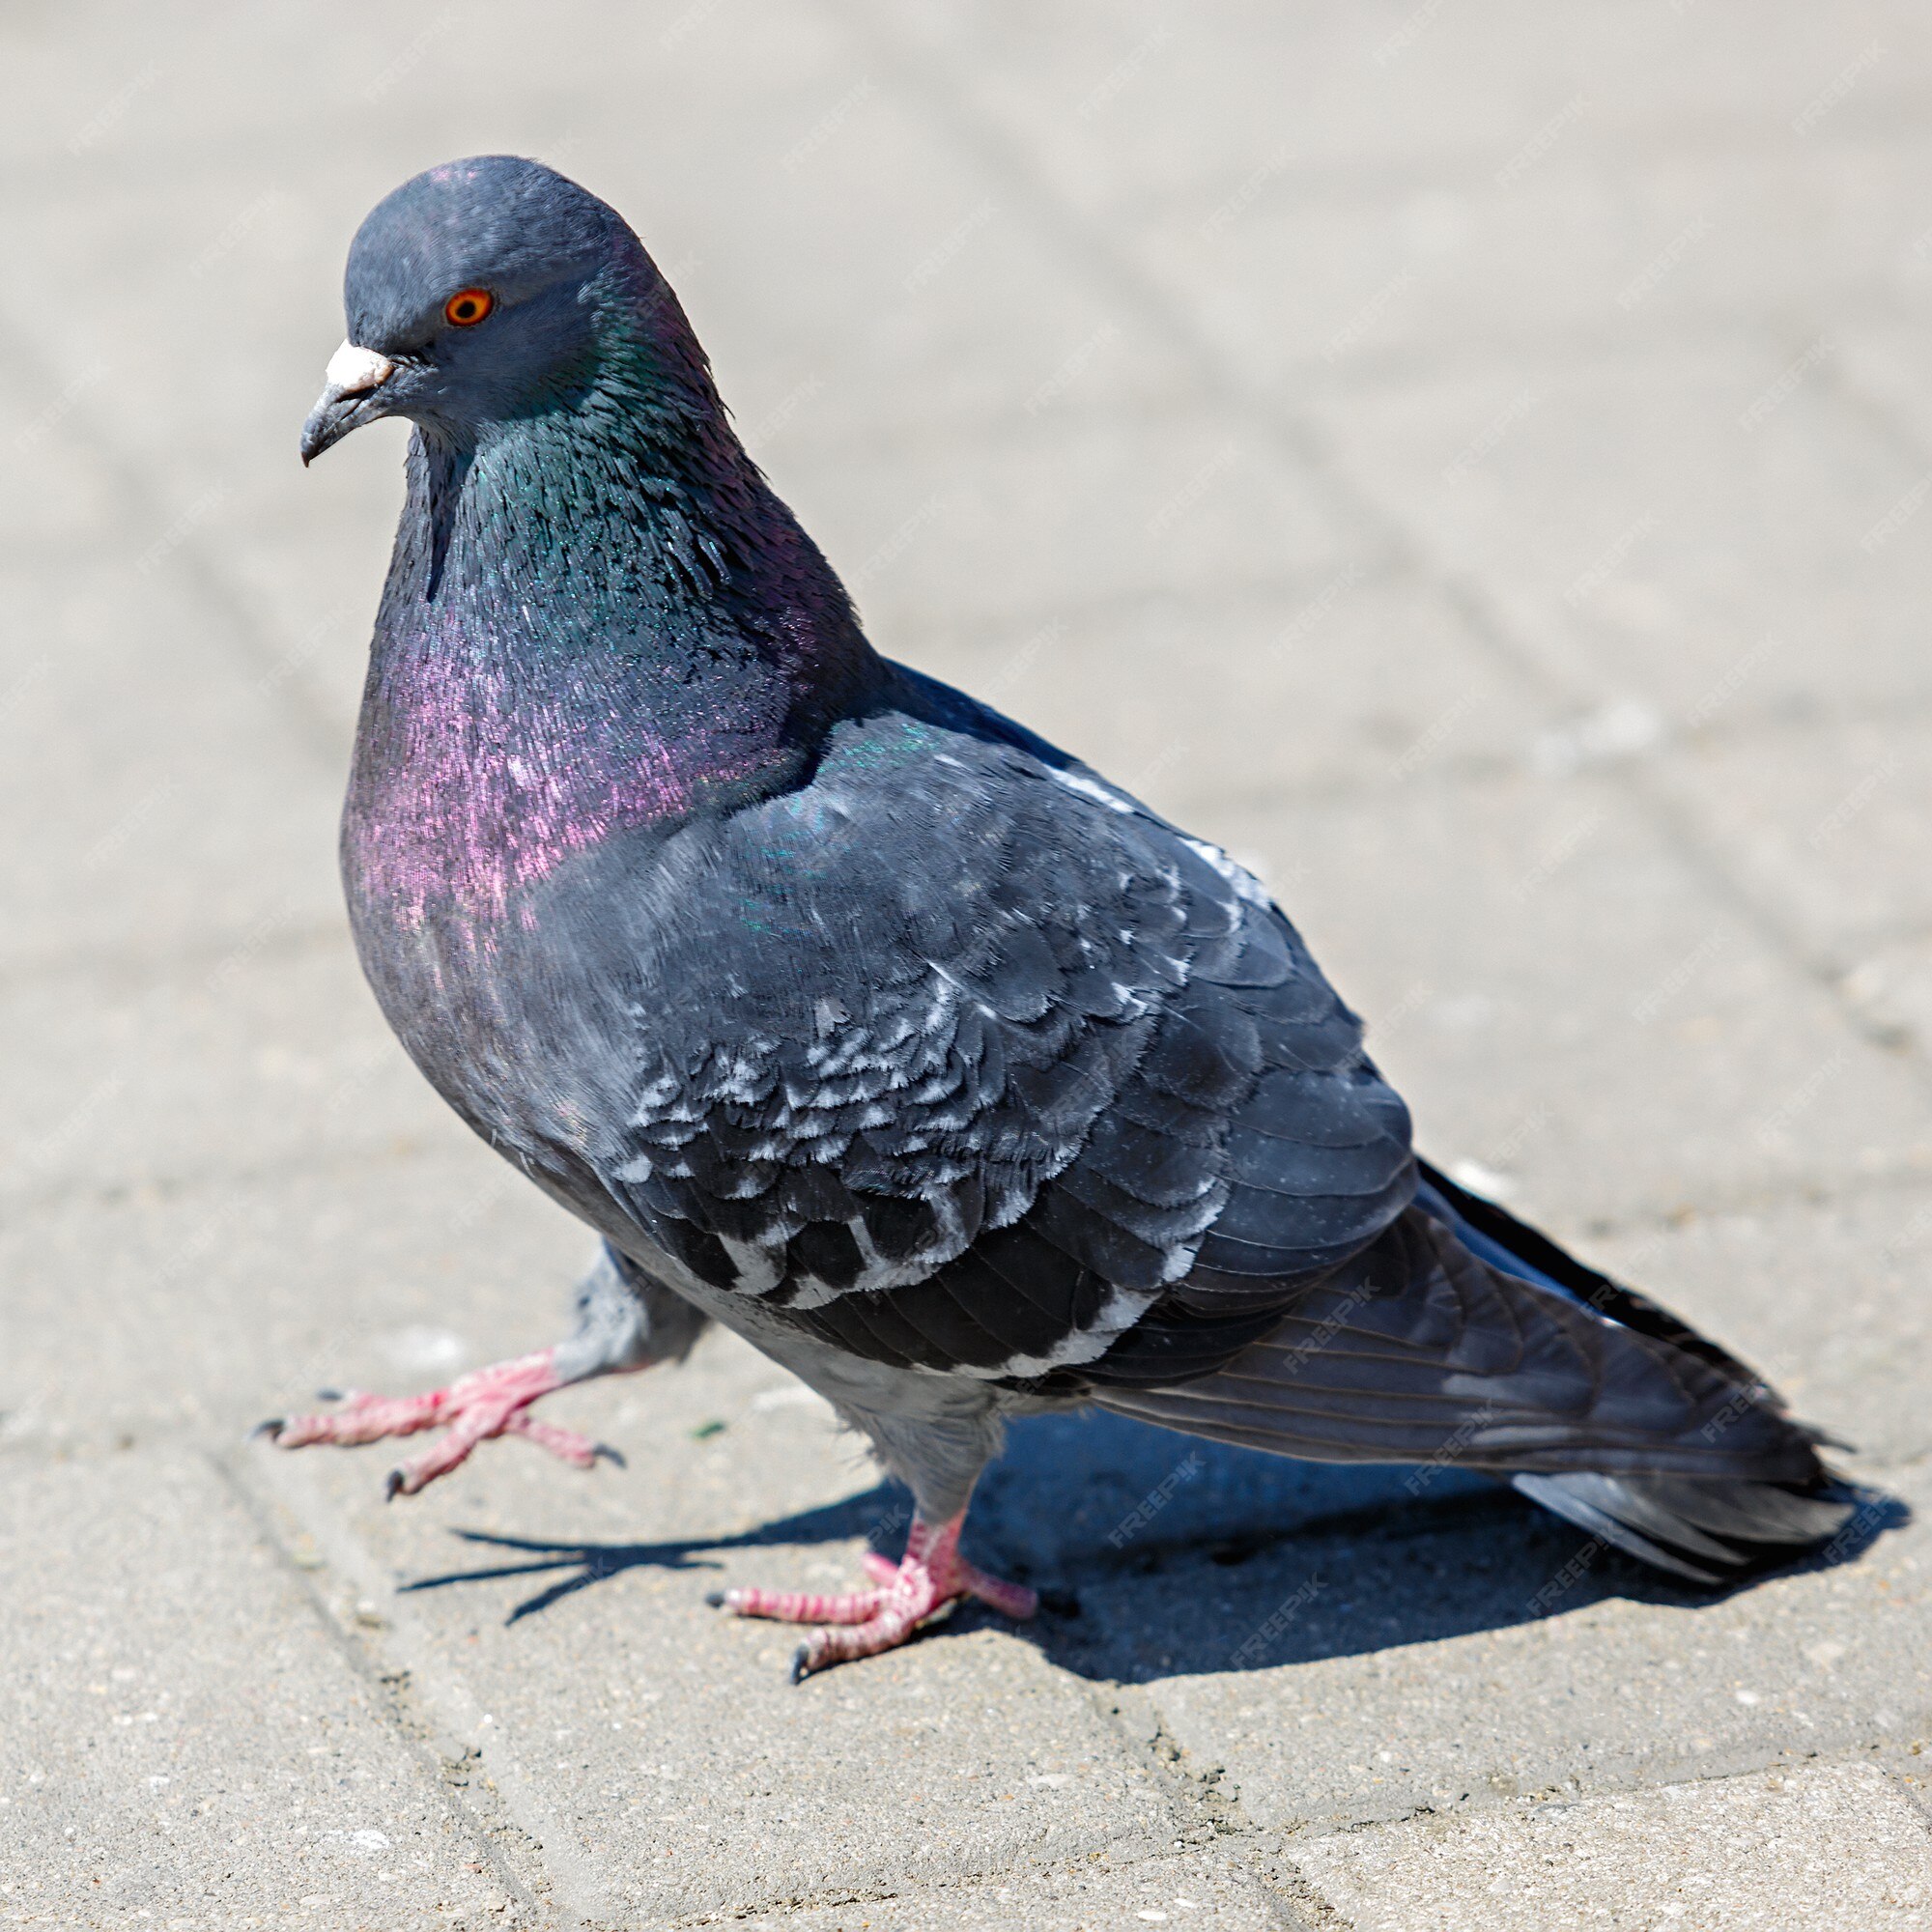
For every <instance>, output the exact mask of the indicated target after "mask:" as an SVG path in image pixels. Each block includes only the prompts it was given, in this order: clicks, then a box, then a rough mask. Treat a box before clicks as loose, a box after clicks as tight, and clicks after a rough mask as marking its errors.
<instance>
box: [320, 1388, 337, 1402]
mask: <svg viewBox="0 0 1932 1932" xmlns="http://www.w3.org/2000/svg"><path fill="white" fill-rule="evenodd" d="M315 1399H316V1401H317V1402H340V1401H341V1400H342V1391H341V1390H340V1389H317V1390H316V1392H315Z"/></svg>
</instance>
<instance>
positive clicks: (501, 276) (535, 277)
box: [301, 155, 702, 463]
mask: <svg viewBox="0 0 1932 1932" xmlns="http://www.w3.org/2000/svg"><path fill="white" fill-rule="evenodd" d="M342 293H343V307H344V310H345V311H346V313H347V317H348V322H349V335H348V339H347V340H346V341H345V342H344V343H343V345H342V347H341V348H340V349H338V350H337V351H336V352H335V354H334V355H332V356H331V357H330V358H329V363H328V369H327V387H325V388H324V390H323V392H322V400H321V401H320V402H318V403H317V404H316V406H315V409H314V410H313V411H312V412H310V414H309V418H308V420H307V421H306V422H305V423H304V424H303V425H302V433H301V456H302V461H303V462H304V463H307V462H310V461H311V460H312V459H313V458H315V457H317V456H320V455H321V454H322V452H323V451H324V450H325V449H327V448H328V447H329V446H330V445H331V444H332V443H335V442H339V441H340V440H342V438H343V437H345V436H347V435H348V434H349V432H350V431H351V430H353V429H359V428H360V427H361V426H362V424H364V423H365V422H373V421H375V420H376V418H377V417H379V416H393V415H400V416H408V417H410V418H411V419H412V420H413V421H415V422H416V423H418V424H420V425H422V426H423V427H424V428H425V429H430V430H432V431H434V430H440V431H442V432H443V433H445V434H447V435H449V436H451V437H453V438H456V439H458V440H471V439H473V438H474V437H475V436H476V435H477V434H478V433H479V432H480V431H481V430H482V429H483V428H484V427H485V426H486V425H488V424H491V423H500V422H504V421H508V420H514V419H516V418H519V417H526V416H532V415H537V414H541V413H543V412H546V411H549V410H553V409H556V408H558V407H562V406H567V405H568V404H569V403H570V401H571V400H572V399H573V398H576V397H581V396H582V394H583V393H584V392H585V391H586V389H587V387H588V386H589V384H591V383H592V382H593V381H594V379H595V376H596V373H597V369H598V367H599V365H600V361H601V359H602V357H603V355H604V354H605V352H606V351H607V350H608V348H609V347H610V345H611V339H612V337H613V334H621V335H623V336H624V337H625V338H626V339H627V340H629V341H631V342H632V343H633V344H634V345H635V344H637V343H639V342H640V341H643V340H645V339H646V338H647V337H648V335H649V333H650V332H651V331H652V330H654V329H655V330H656V331H657V332H658V333H659V334H661V335H662V336H664V337H665V338H666V340H665V341H664V342H663V343H662V344H661V345H660V347H661V348H662V349H664V350H665V351H667V352H668V355H664V356H660V357H659V358H657V359H658V360H659V362H660V365H661V366H662V367H663V368H664V370H665V373H666V375H667V376H673V375H674V374H675V373H676V368H677V365H679V364H682V363H689V362H692V361H694V360H696V363H697V366H698V367H699V368H701V366H702V365H701V358H698V357H697V353H696V345H695V344H692V343H691V342H690V338H689V330H688V327H686V325H685V323H684V320H683V316H682V314H681V312H680V311H679V310H678V308H677V304H676V301H675V299H674V298H671V297H670V295H669V291H668V289H667V288H666V287H665V285H664V283H663V281H662V279H661V278H660V277H659V275H658V273H657V270H655V269H654V268H653V267H652V266H651V262H650V258H649V257H648V256H647V255H646V254H645V253H644V251H643V248H642V247H641V246H640V245H639V241H638V239H637V237H636V236H635V235H633V234H632V233H631V231H630V229H629V227H628V226H627V225H626V224H625V222H624V219H623V217H622V216H621V215H619V214H618V213H616V211H615V210H614V209H612V208H610V207H608V206H606V204H605V203H603V202H601V201H599V200H598V199H597V197H596V196H595V195H593V194H589V193H586V192H585V191H584V190H583V189H582V188H581V187H579V186H578V185H577V184H576V183H575V182H571V181H566V180H565V179H564V178H563V176H561V175H560V174H558V173H556V172H555V171H554V169H552V168H547V167H545V166H543V164H542V163H541V162H538V161H526V160H520V159H518V158H517V157H516V156H509V155H487V156H480V157H478V158H475V159H472V160H467V161H450V162H446V163H445V164H444V165H443V166H441V167H438V168H431V169H429V170H428V171H427V172H426V173H423V174H419V175H417V176H416V177H415V179H414V180H413V181H408V182H405V183H404V184H403V185H402V186H401V187H399V188H397V189H396V190H395V192H394V193H392V194H390V195H388V196H387V197H386V198H385V199H384V200H383V201H381V202H379V203H378V204H377V205H376V207H375V208H374V210H373V211H371V213H370V214H369V216H368V218H367V219H366V220H365V221H364V222H363V224H362V226H361V228H360V229H358V230H357V231H356V236H355V241H354V242H353V243H352V244H351V246H350V250H349V267H348V270H347V271H346V272H345V274H344V276H343V292H342Z"/></svg>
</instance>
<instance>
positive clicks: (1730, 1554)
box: [1510, 1470, 1854, 1583]
mask: <svg viewBox="0 0 1932 1932" xmlns="http://www.w3.org/2000/svg"><path fill="white" fill-rule="evenodd" d="M1510 1482H1511V1485H1512V1487H1514V1488H1515V1489H1517V1490H1519V1491H1520V1492H1522V1494H1524V1495H1526V1496H1528V1497H1529V1498H1530V1500H1531V1501H1532V1502H1538V1503H1541V1504H1542V1505H1543V1507H1544V1508H1545V1509H1547V1510H1552V1511H1554V1512H1555V1514H1556V1515H1558V1516H1560V1517H1562V1518H1563V1519H1564V1520H1565V1521H1568V1522H1574V1523H1575V1524H1576V1525H1577V1528H1578V1529H1586V1530H1588V1531H1589V1532H1590V1533H1591V1534H1592V1535H1593V1536H1598V1537H1601V1538H1602V1539H1603V1540H1604V1541H1605V1543H1607V1544H1609V1545H1611V1546H1612V1547H1613V1548H1617V1549H1621V1550H1623V1551H1624V1552H1625V1553H1626V1554H1627V1555H1631V1556H1634V1557H1637V1558H1638V1559H1639V1560H1641V1561H1642V1562H1645V1563H1648V1564H1650V1565H1651V1566H1652V1567H1653V1568H1655V1569H1659V1570H1667V1571H1669V1572H1671V1573H1672V1574H1673V1575H1675V1576H1679V1577H1689V1578H1690V1579H1691V1580H1692V1581H1693V1582H1698V1583H1723V1582H1728V1581H1730V1580H1732V1579H1734V1578H1735V1577H1740V1576H1743V1575H1746V1574H1747V1573H1749V1572H1750V1571H1752V1570H1757V1569H1761V1568H1763V1567H1765V1566H1766V1565H1767V1564H1771V1563H1778V1562H1783V1561H1786V1560H1788V1559H1789V1557H1790V1556H1791V1554H1792V1551H1793V1549H1794V1548H1808V1547H1810V1546H1811V1545H1813V1544H1818V1543H1822V1542H1824V1541H1826V1539H1828V1538H1829V1537H1832V1536H1834V1535H1836V1534H1837V1532H1838V1531H1839V1530H1840V1529H1842V1528H1843V1527H1844V1525H1845V1523H1846V1521H1847V1520H1849V1519H1850V1517H1851V1514H1852V1510H1853V1507H1854V1505H1853V1504H1852V1503H1851V1501H1849V1500H1848V1499H1846V1498H1844V1497H1841V1496H1838V1495H1834V1494H1833V1493H1831V1492H1829V1490H1828V1489H1820V1490H1819V1491H1817V1492H1812V1493H1808V1494H1807V1493H1805V1492H1802V1491H1797V1490H1791V1489H1785V1488H1781V1487H1780V1486H1778V1485H1777V1484H1776V1483H1753V1482H1739V1481H1736V1480H1732V1481H1728V1482H1699V1481H1697V1480H1695V1479H1694V1478H1687V1477H1683V1476H1650V1477H1644V1476H1605V1475H1599V1474H1597V1473H1595V1472H1594V1471H1590V1470H1578V1471H1576V1472H1575V1473H1573V1474H1568V1475H1557V1476H1546V1475H1536V1474H1532V1473H1527V1472H1524V1473H1519V1474H1517V1475H1515V1476H1512V1477H1511V1478H1510ZM1700 1518H1701V1519H1704V1520H1703V1521H1702V1522H1701V1523H1700V1521H1699V1519H1700ZM1713 1518H1716V1519H1718V1520H1719V1524H1720V1525H1721V1527H1722V1530H1723V1534H1722V1535H1721V1536H1719V1535H1714V1534H1712V1533H1710V1532H1711V1531H1712V1529H1713V1528H1715V1527H1718V1526H1719V1524H1714V1523H1712V1522H1711V1521H1710V1519H1713ZM1693 1557H1695V1558H1697V1559H1699V1560H1698V1561H1695V1562H1693V1561H1692V1560H1691V1559H1692V1558H1693Z"/></svg>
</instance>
